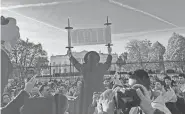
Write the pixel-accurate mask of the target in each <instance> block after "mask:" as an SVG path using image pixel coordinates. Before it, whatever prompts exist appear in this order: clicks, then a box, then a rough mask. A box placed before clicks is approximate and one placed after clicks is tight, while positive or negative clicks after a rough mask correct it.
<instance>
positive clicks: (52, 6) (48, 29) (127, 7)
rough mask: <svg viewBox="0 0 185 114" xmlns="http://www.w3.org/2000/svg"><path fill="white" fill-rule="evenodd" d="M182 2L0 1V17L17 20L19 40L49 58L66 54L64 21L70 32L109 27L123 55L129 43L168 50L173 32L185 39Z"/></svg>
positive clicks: (98, 47) (103, 49)
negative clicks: (108, 24) (154, 44)
mask: <svg viewBox="0 0 185 114" xmlns="http://www.w3.org/2000/svg"><path fill="white" fill-rule="evenodd" d="M184 4H185V0H1V14H2V15H4V16H8V17H14V18H16V19H17V24H18V26H19V28H20V34H21V38H22V39H26V38H29V41H32V42H34V43H41V44H42V45H43V48H44V49H45V50H46V51H47V52H48V55H49V56H51V55H61V54H66V52H67V49H66V48H65V47H66V46H67V44H68V43H67V32H66V30H65V29H64V28H65V27H66V26H67V19H68V18H70V22H71V26H73V28H74V29H75V28H96V27H97V28H99V27H103V26H104V23H105V22H106V16H109V20H110V22H111V23H112V25H111V28H112V43H113V47H112V48H113V52H116V53H119V54H120V53H122V52H124V51H125V46H126V44H127V42H129V41H130V40H132V39H140V40H142V39H148V40H151V41H152V42H155V41H159V42H160V43H162V44H163V45H164V46H167V44H168V39H169V38H170V36H171V35H172V33H173V32H176V33H179V34H181V35H184V36H185V21H184V20H185V15H183V14H184V11H185V7H184ZM82 50H88V51H90V50H95V51H101V52H107V48H106V47H105V46H104V45H94V46H76V47H74V48H73V51H82Z"/></svg>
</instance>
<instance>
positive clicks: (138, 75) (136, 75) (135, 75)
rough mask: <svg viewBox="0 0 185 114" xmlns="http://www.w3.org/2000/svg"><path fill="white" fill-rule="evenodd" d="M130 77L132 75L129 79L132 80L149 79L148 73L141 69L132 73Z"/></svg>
mask: <svg viewBox="0 0 185 114" xmlns="http://www.w3.org/2000/svg"><path fill="white" fill-rule="evenodd" d="M129 75H130V76H129V78H132V79H146V78H149V76H148V73H147V72H146V71H145V70H143V69H139V70H136V71H134V72H130V73H129Z"/></svg>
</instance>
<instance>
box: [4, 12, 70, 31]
mask: <svg viewBox="0 0 185 114" xmlns="http://www.w3.org/2000/svg"><path fill="white" fill-rule="evenodd" d="M7 11H9V12H12V13H14V14H16V15H19V16H22V17H24V18H27V19H29V20H32V21H35V22H37V23H40V24H42V25H45V26H48V27H51V28H54V29H57V30H60V31H62V32H67V31H66V30H65V29H61V28H59V27H56V26H53V25H51V24H48V23H45V22H42V21H39V20H37V19H34V18H31V17H28V16H25V15H22V14H20V13H17V12H15V11H11V10H7Z"/></svg>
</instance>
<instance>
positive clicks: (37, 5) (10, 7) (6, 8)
mask: <svg viewBox="0 0 185 114" xmlns="http://www.w3.org/2000/svg"><path fill="white" fill-rule="evenodd" d="M71 2H79V1H61V2H48V3H37V4H23V5H15V6H7V7H1V10H11V9H18V8H29V7H40V6H51V5H57V4H63V3H71Z"/></svg>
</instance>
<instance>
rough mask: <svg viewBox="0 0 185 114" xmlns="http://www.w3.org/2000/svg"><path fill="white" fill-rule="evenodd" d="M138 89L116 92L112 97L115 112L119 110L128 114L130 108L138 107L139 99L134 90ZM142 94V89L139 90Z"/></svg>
mask: <svg viewBox="0 0 185 114" xmlns="http://www.w3.org/2000/svg"><path fill="white" fill-rule="evenodd" d="M137 88H140V87H133V88H125V89H124V91H117V92H116V93H115V96H114V103H115V108H116V110H119V109H121V110H122V112H123V113H124V114H129V111H130V109H131V108H132V107H137V106H139V105H140V102H141V100H140V98H139V96H138V95H137V93H136V89H137ZM140 89H141V91H142V92H143V90H142V88H140Z"/></svg>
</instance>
